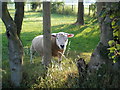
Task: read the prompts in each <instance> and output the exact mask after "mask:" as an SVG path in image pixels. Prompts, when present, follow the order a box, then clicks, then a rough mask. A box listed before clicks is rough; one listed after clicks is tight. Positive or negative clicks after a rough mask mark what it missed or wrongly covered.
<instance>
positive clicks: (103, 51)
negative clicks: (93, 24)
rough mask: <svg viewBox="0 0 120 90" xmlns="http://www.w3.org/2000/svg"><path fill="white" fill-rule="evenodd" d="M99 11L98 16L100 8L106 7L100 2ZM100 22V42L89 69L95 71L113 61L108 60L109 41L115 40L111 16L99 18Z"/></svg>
mask: <svg viewBox="0 0 120 90" xmlns="http://www.w3.org/2000/svg"><path fill="white" fill-rule="evenodd" d="M106 4H108V3H106ZM98 5H99V7H98V8H99V9H98V14H99V13H100V11H99V10H100V9H101V8H100V7H102V6H101V5H104V3H102V2H99V3H98ZM98 20H99V22H100V31H101V35H100V41H99V43H98V45H97V47H96V49H95V50H94V52H93V53H92V56H91V59H90V62H89V64H88V66H89V69H91V70H94V69H98V68H99V66H100V65H101V64H107V65H108V64H109V63H111V60H110V59H109V58H108V53H109V51H108V50H107V48H108V47H109V45H108V41H109V40H112V39H113V30H112V26H111V19H110V18H109V15H106V16H105V17H104V18H103V17H102V18H98Z"/></svg>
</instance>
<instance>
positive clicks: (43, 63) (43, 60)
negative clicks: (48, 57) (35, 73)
mask: <svg viewBox="0 0 120 90" xmlns="http://www.w3.org/2000/svg"><path fill="white" fill-rule="evenodd" d="M42 64H44V56H42Z"/></svg>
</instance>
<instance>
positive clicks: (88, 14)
mask: <svg viewBox="0 0 120 90" xmlns="http://www.w3.org/2000/svg"><path fill="white" fill-rule="evenodd" d="M90 7H91V5H89V12H88V15H90Z"/></svg>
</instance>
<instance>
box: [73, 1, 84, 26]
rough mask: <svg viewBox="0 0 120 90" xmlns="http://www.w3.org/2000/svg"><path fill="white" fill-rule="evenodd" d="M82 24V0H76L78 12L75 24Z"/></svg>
mask: <svg viewBox="0 0 120 90" xmlns="http://www.w3.org/2000/svg"><path fill="white" fill-rule="evenodd" d="M83 24H84V5H83V0H78V14H77V21H76V22H75V25H83Z"/></svg>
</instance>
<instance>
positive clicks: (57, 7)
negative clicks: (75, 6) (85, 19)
mask: <svg viewBox="0 0 120 90" xmlns="http://www.w3.org/2000/svg"><path fill="white" fill-rule="evenodd" d="M51 13H57V14H64V15H76V11H75V10H74V11H72V7H70V6H66V5H64V2H53V3H52V4H51Z"/></svg>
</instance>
